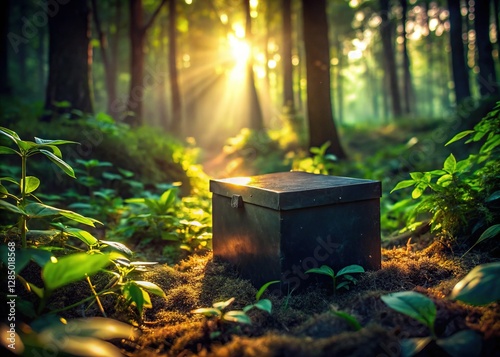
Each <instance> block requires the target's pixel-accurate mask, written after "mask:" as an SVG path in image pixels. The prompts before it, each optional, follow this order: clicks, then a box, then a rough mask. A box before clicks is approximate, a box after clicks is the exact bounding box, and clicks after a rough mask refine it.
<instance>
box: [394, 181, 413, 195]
mask: <svg viewBox="0 0 500 357" xmlns="http://www.w3.org/2000/svg"><path fill="white" fill-rule="evenodd" d="M415 183H416V182H415V180H403V181H400V182H398V184H397V185H396V186H395V187H394V188H393V189H392V190H391V192H390V193H393V192H394V191H396V190H401V189H402V188H406V187H410V186H413V185H414V184H415Z"/></svg>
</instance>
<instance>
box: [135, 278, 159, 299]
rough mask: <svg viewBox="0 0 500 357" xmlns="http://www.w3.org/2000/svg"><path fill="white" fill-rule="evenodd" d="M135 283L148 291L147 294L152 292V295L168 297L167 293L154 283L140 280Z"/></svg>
mask: <svg viewBox="0 0 500 357" xmlns="http://www.w3.org/2000/svg"><path fill="white" fill-rule="evenodd" d="M134 282H135V283H136V284H137V285H139V286H140V287H141V288H142V289H144V290H146V291H147V292H150V293H151V294H154V295H157V296H159V297H162V298H166V297H167V295H166V294H165V292H164V291H163V290H162V289H161V288H160V287H159V286H158V285H156V284H154V283H151V282H149V281H139V280H135V281H134Z"/></svg>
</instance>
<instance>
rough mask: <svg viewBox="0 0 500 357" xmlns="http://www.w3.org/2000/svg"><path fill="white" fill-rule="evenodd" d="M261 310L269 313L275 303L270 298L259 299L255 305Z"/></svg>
mask: <svg viewBox="0 0 500 357" xmlns="http://www.w3.org/2000/svg"><path fill="white" fill-rule="evenodd" d="M253 306H254V307H256V308H257V309H259V310H263V311H267V312H268V313H271V310H272V308H273V303H272V302H271V300H269V299H262V300H259V301H257V302H256V303H255V304H254V305H253Z"/></svg>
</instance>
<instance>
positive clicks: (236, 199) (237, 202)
mask: <svg viewBox="0 0 500 357" xmlns="http://www.w3.org/2000/svg"><path fill="white" fill-rule="evenodd" d="M231 207H232V208H240V207H243V198H242V197H241V196H240V195H233V196H232V197H231Z"/></svg>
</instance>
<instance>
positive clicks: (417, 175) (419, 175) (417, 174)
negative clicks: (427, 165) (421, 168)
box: [410, 172, 424, 181]
mask: <svg viewBox="0 0 500 357" xmlns="http://www.w3.org/2000/svg"><path fill="white" fill-rule="evenodd" d="M423 176H424V174H423V173H422V172H410V177H411V178H412V179H413V180H415V181H420V180H421V179H422V177H423Z"/></svg>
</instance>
